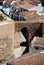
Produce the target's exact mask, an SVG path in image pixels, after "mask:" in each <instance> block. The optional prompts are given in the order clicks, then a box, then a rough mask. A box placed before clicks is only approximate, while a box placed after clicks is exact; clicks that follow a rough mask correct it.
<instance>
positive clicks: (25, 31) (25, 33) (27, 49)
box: [20, 27, 29, 54]
mask: <svg viewBox="0 0 44 65" xmlns="http://www.w3.org/2000/svg"><path fill="white" fill-rule="evenodd" d="M21 33H22V35H23V36H24V38H25V40H26V41H25V42H24V41H22V43H20V46H25V47H26V49H25V51H24V52H23V54H25V53H28V52H29V45H28V38H29V30H28V28H26V27H23V28H22V29H21Z"/></svg>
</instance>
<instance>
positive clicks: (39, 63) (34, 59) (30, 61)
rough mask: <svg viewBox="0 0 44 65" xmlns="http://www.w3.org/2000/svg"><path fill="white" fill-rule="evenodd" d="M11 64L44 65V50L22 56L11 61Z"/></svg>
mask: <svg viewBox="0 0 44 65" xmlns="http://www.w3.org/2000/svg"><path fill="white" fill-rule="evenodd" d="M9 64H10V65H44V52H41V53H38V54H33V55H29V54H28V55H26V56H22V57H21V58H18V59H15V60H13V61H11V62H10V63H9Z"/></svg>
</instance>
